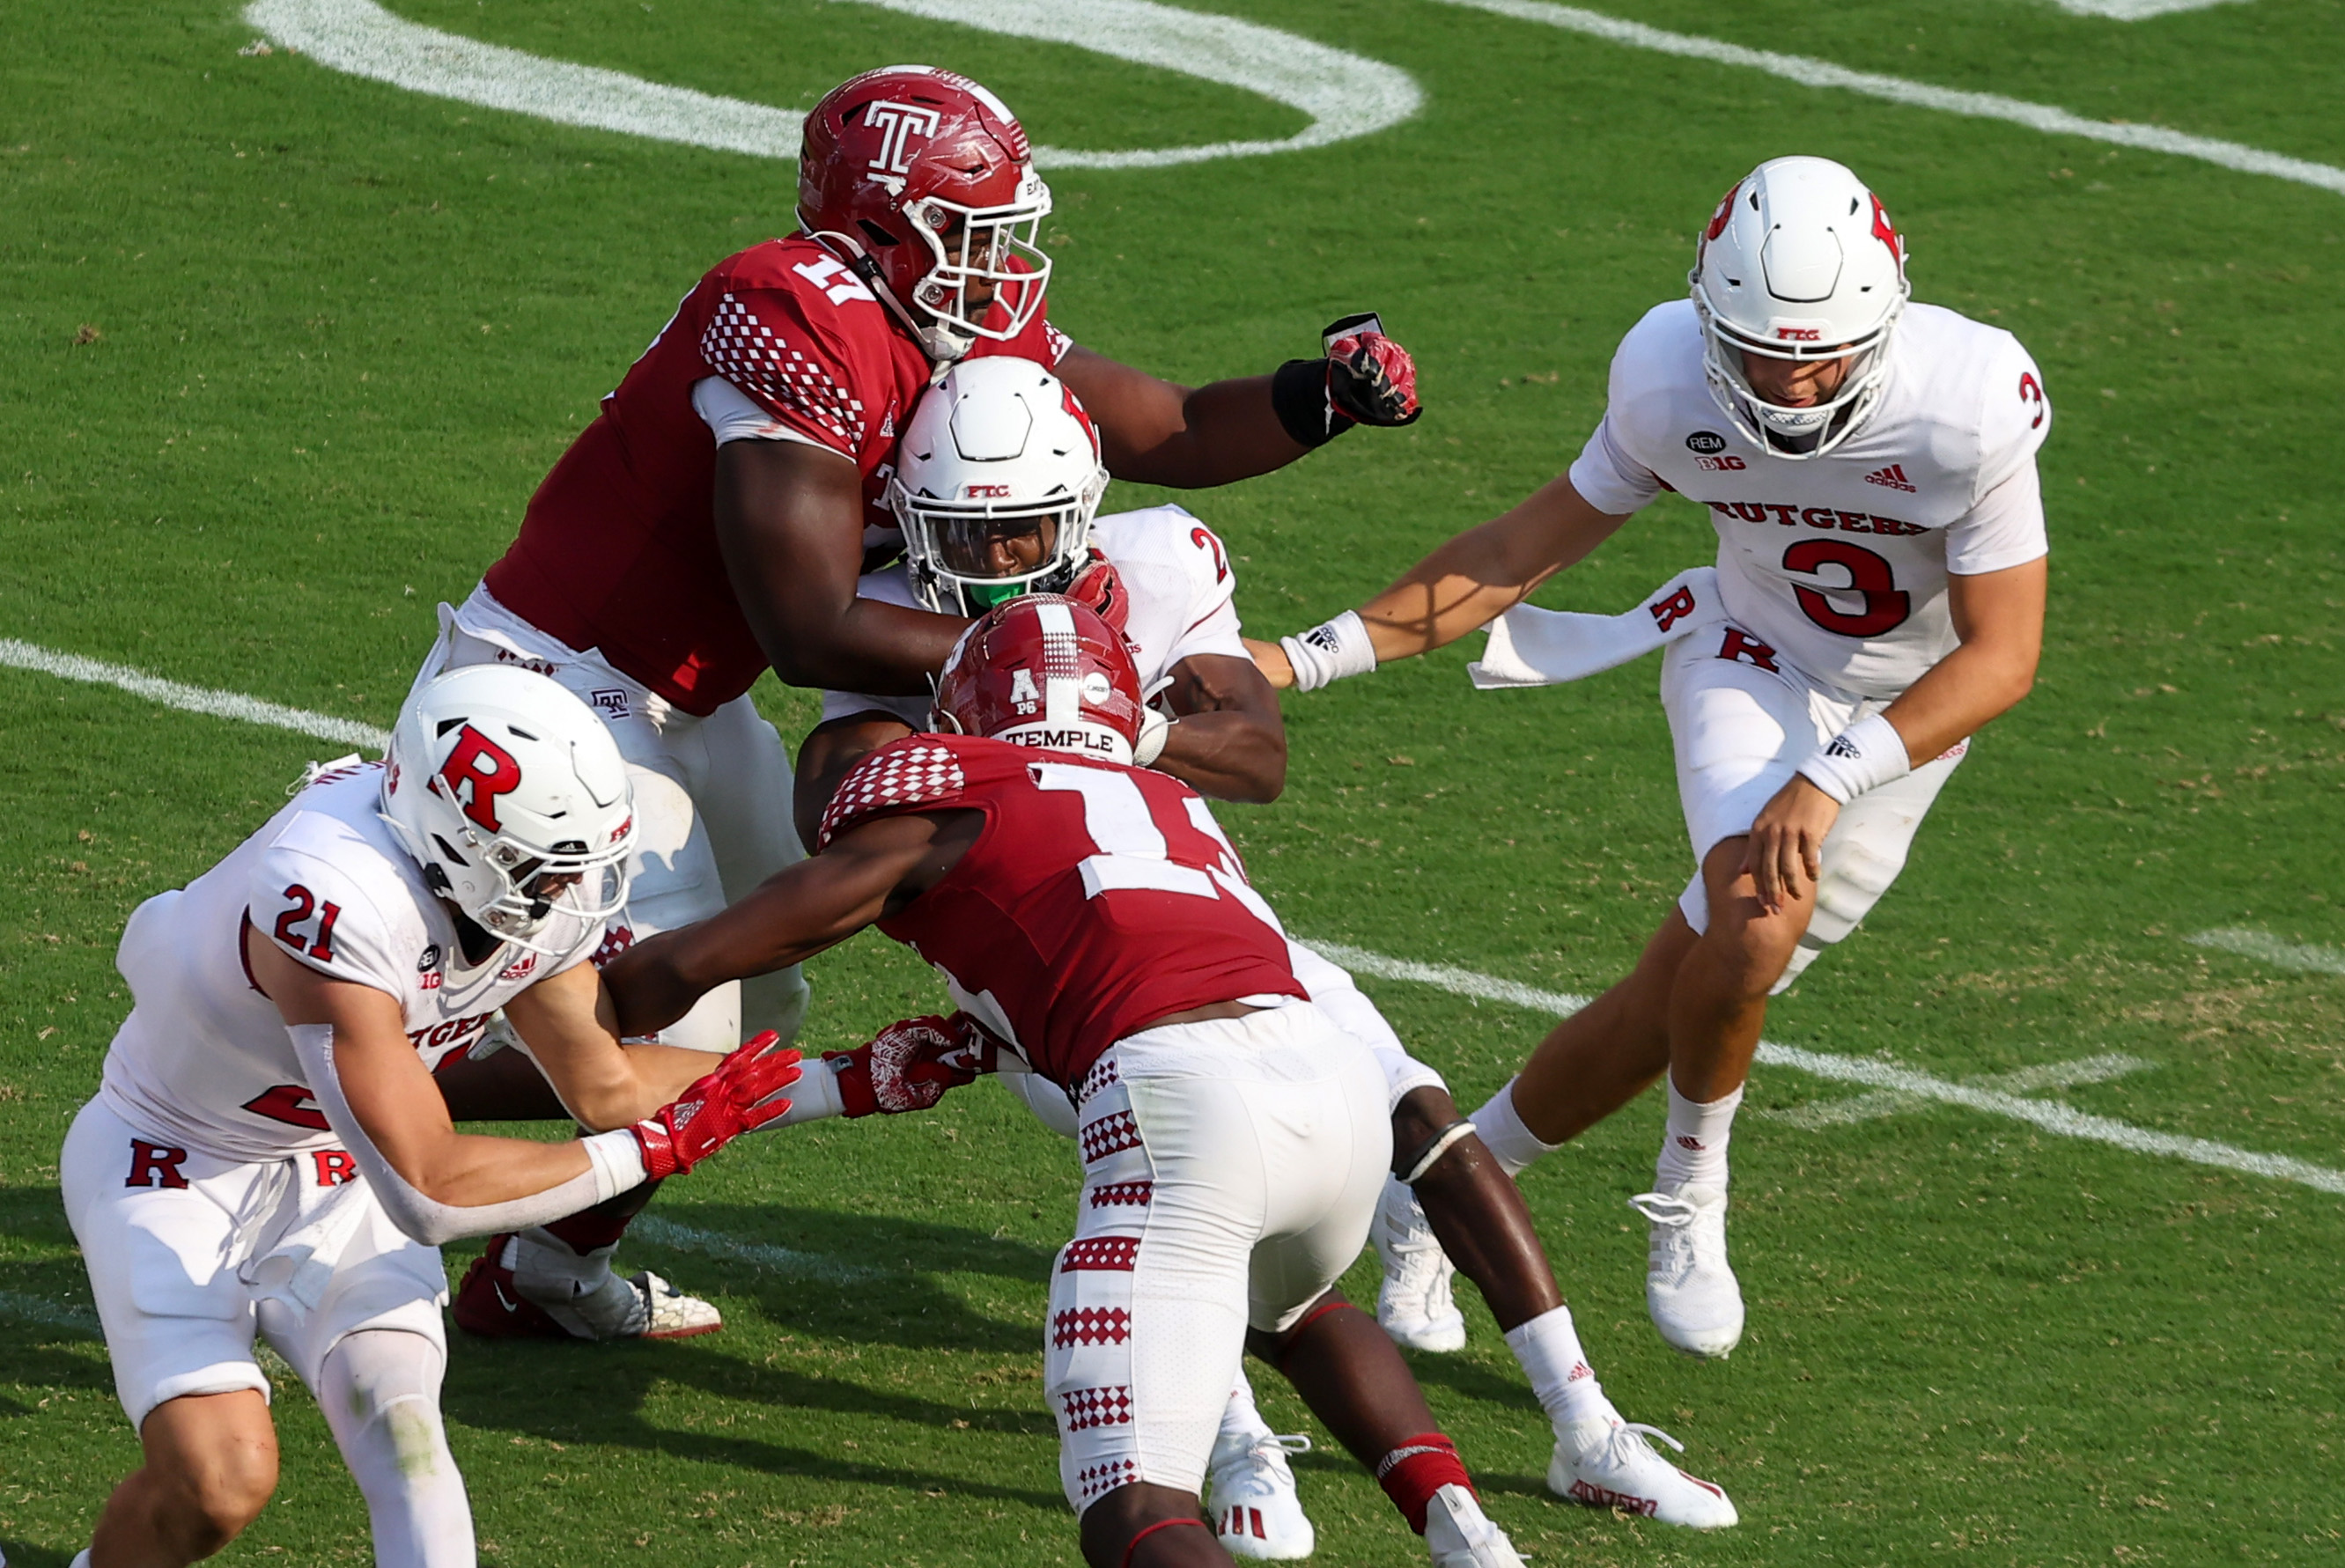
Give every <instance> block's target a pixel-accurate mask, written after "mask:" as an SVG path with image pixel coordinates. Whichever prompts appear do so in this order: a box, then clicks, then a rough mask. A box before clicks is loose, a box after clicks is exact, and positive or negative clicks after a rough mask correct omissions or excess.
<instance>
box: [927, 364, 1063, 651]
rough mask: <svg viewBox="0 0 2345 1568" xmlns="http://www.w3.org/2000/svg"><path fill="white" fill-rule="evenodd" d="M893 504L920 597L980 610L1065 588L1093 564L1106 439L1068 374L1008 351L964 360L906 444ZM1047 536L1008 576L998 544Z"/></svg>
mask: <svg viewBox="0 0 2345 1568" xmlns="http://www.w3.org/2000/svg"><path fill="white" fill-rule="evenodd" d="M896 450H897V454H898V455H897V460H896V462H897V468H896V475H895V477H894V478H893V479H891V480H890V481H888V506H889V507H890V508H891V509H893V510H894V511H895V513H896V519H897V521H898V522H899V523H900V524H902V526H903V530H904V554H905V557H906V562H907V565H908V567H909V571H910V572H911V578H912V587H913V590H914V592H917V593H918V594H919V598H920V602H922V603H924V604H926V605H927V606H928V607H929V609H931V610H934V611H937V612H939V613H942V614H947V615H978V614H982V613H983V612H985V611H987V610H990V609H991V608H992V607H993V606H994V605H996V604H1000V603H1001V602H1003V601H1005V600H1009V599H1014V598H1016V597H1017V596H1018V595H1020V594H1021V593H1057V592H1064V591H1065V589H1066V588H1067V587H1068V585H1069V584H1070V583H1071V582H1073V581H1074V577H1075V573H1076V572H1078V571H1080V570H1081V567H1082V565H1083V563H1084V562H1085V561H1088V560H1089V559H1090V551H1091V514H1092V513H1093V512H1095V511H1098V510H1099V503H1100V497H1101V494H1103V493H1104V492H1105V491H1106V490H1107V478H1108V476H1107V470H1106V469H1104V468H1102V467H1101V466H1100V447H1099V432H1098V431H1097V430H1094V429H1093V428H1092V426H1091V416H1090V415H1089V414H1086V413H1085V412H1083V406H1082V404H1081V403H1080V402H1078V401H1076V400H1075V395H1074V393H1072V392H1071V391H1069V390H1068V389H1067V388H1066V387H1065V386H1064V385H1063V384H1062V383H1061V381H1060V379H1058V378H1057V377H1056V376H1053V375H1052V374H1051V372H1050V371H1048V370H1046V369H1043V368H1042V367H1041V366H1040V365H1038V364H1036V363H1035V362H1034V361H1033V360H1031V359H1015V358H1012V357H1010V356H1009V355H1006V354H996V355H989V356H987V357H985V358H983V359H964V360H962V361H961V362H960V363H959V364H957V365H955V366H954V367H953V368H952V369H951V370H950V371H949V372H948V373H947V374H946V376H945V378H944V379H942V380H941V381H939V382H938V383H937V384H936V385H935V386H933V387H931V388H929V390H928V391H927V392H926V393H925V394H924V395H923V396H922V397H921V399H920V401H919V406H918V407H917V408H915V409H914V410H912V417H911V420H909V422H908V423H907V424H906V425H905V426H904V434H903V437H902V439H901V440H899V441H898V445H897V449H896ZM1037 531H1040V532H1041V533H1042V534H1043V535H1044V538H1043V540H1042V546H1043V548H1042V551H1041V558H1040V559H1039V561H1037V562H1036V563H1035V565H1034V566H1033V567H1032V568H1031V569H1030V570H1025V571H1012V572H1008V573H1006V574H1005V573H1004V572H1002V570H1001V568H1000V563H999V562H998V561H996V560H995V559H994V558H993V552H992V551H990V550H989V549H988V542H989V541H994V540H999V539H1001V538H1003V537H1004V536H1007V535H1016V534H1022V533H1031V532H1037Z"/></svg>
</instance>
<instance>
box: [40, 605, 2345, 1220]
mask: <svg viewBox="0 0 2345 1568" xmlns="http://www.w3.org/2000/svg"><path fill="white" fill-rule="evenodd" d="M0 664H7V665H13V666H15V668H17V669H21V670H35V671H38V672H40V673H43V674H48V675H56V676H58V677H61V678H62V679H65V680H68V681H86V682H92V683H97V684H102V685H108V686H117V687H119V688H121V689H122V690H124V691H126V692H129V693H133V694H134V695H137V696H140V697H144V698H146V699H147V700H148V701H150V702H155V703H161V704H162V705H164V706H165V707H169V708H179V709H183V710H185V711H187V712H188V713H208V714H211V715H213V716H215V717H218V718H229V719H241V720H243V721H245V722H246V723H257V724H269V725H272V726H274V727H276V728H279V729H286V730H292V731H295V732H297V733H302V734H308V735H314V736H316V737H318V738H319V739H320V740H327V741H333V742H335V743H337V744H344V745H348V744H360V745H368V746H375V747H381V746H383V745H386V744H389V741H390V737H389V735H388V734H387V733H385V732H383V731H381V730H377V729H372V728H371V727H369V726H367V725H363V724H358V723H352V722H351V721H350V720H348V719H340V718H336V717H334V716H333V715H331V714H329V713H309V712H307V711H305V710H303V709H299V708H289V707H285V706H282V705H280V704H279V703H266V702H262V701H260V700H259V699H258V698H253V697H248V696H244V695H242V694H240V693H235V692H222V691H216V690H213V689H211V688H209V687H204V686H190V685H187V684H184V683H180V682H178V681H166V680H161V679H159V678H157V677H156V676H153V675H148V674H145V673H141V672H139V671H137V670H133V669H129V668H127V667H126V666H124V665H120V664H108V663H103V662H102V661H99V660H96V659H85V658H82V657H80V656H79V655H76V654H72V653H57V652H51V651H50V650H48V649H46V648H38V647H36V646H34V645H33V644H31V643H29V642H17V641H15V639H13V638H0ZM1216 881H1217V882H1218V881H1219V879H1218V878H1217V879H1216ZM1222 885H1223V888H1224V890H1230V889H1229V885H1228V884H1226V883H1224V884H1222ZM1239 885H1240V886H1243V885H1244V884H1243V883H1240V884H1239ZM1247 892H1248V893H1249V894H1252V893H1253V889H1251V888H1248V889H1247ZM1254 897H1255V898H1256V899H1257V900H1258V899H1259V897H1260V895H1254ZM1264 908H1265V910H1266V908H1267V906H1266V905H1265V906H1264ZM1272 924H1273V925H1274V926H1275V922H1272ZM1306 946H1310V947H1311V948H1313V949H1314V950H1315V951H1316V952H1318V953H1319V954H1321V955H1322V956H1325V958H1326V959H1327V960H1328V962H1330V963H1333V964H1340V965H1342V966H1344V967H1345V968H1347V969H1350V970H1353V971H1354V972H1355V973H1357V974H1362V975H1372V976H1376V977H1377V978H1379V979H1386V980H1406V981H1410V982H1413V983H1415V984H1417V985H1421V986H1436V987H1438V988H1439V989H1441V990H1444V991H1447V992H1450V993H1451V994H1452V995H1455V996H1467V997H1471V998H1473V999H1475V1000H1477V1001H1487V1002H1504V1003H1506V1004H1508V1006H1510V1007H1523V1008H1527V1009H1528V1010H1530V1011H1532V1012H1537V1013H1548V1014H1551V1015H1554V1016H1556V1017H1561V1016H1563V1015H1565V1014H1568V1013H1576V1012H1578V1011H1579V1009H1580V1008H1582V1007H1586V1006H1587V1005H1588V998H1587V997H1585V996H1569V995H1568V994H1566V993H1564V992H1561V991H1547V990H1542V989H1540V988H1539V987H1538V986H1526V985H1523V984H1522V983H1520V982H1519V981H1515V980H1504V979H1500V978H1498V977H1497V976H1493V975H1480V974H1477V973H1475V972H1474V971H1473V970H1471V969H1457V968H1452V967H1450V966H1447V965H1444V964H1418V963H1413V962H1411V961H1410V960H1408V959H1406V958H1388V957H1386V956H1385V955H1383V954H1381V953H1374V952H1370V951H1369V950H1368V949H1366V948H1365V947H1352V946H1345V944H1343V943H1341V942H1312V943H1308V944H1306ZM2312 951H2315V952H2320V951H2325V950H2324V949H2317V948H2316V949H2313V950H2312ZM1759 1060H1760V1061H1761V1062H1762V1063H1764V1064H1766V1065H1767V1066H1769V1067H1789V1068H1791V1069H1792V1071H1794V1072H1802V1073H1806V1074H1808V1075H1810V1076H1811V1077H1820V1078H1827V1079H1830V1080H1832V1081H1834V1082H1837V1083H1849V1084H1861V1085H1863V1087H1866V1088H1870V1089H1885V1090H1892V1091H1894V1092H1897V1093H1900V1094H1903V1095H1907V1096H1911V1097H1912V1098H1915V1099H1917V1100H1928V1101H1934V1102H1935V1103H1937V1104H1940V1105H1954V1106H1961V1107H1963V1108H1965V1109H1968V1110H1974V1111H1979V1112H1982V1113H1984V1114H1985V1115H1988V1116H2001V1117H2008V1118H2011V1119H2012V1120H2014V1121H2023V1122H2026V1123H2028V1124H2029V1125H2030V1126H2033V1127H2035V1128H2038V1129H2040V1130H2042V1131H2045V1132H2049V1133H2054V1134H2056V1135H2057V1136H2059V1137H2062V1138H2081V1139H2083V1140H2085V1141H2086V1142H2090V1143H2104V1144H2108V1145H2110V1146H2111V1147H2113V1148H2122V1149H2126V1150H2127V1151H2129V1152H2131V1153H2134V1154H2142V1155H2157V1156H2161V1157H2165V1158H2174V1159H2185V1160H2189V1161H2191V1162H2192V1163H2194V1164H2198V1165H2208V1166H2215V1167H2218V1168H2221V1169H2224V1170H2236V1171H2239V1172H2241V1173H2243V1174H2245V1175H2249V1176H2261V1177H2268V1178H2269V1179H2273V1180H2276V1181H2293V1182H2298V1183H2300V1184H2301V1185H2303V1186H2306V1187H2310V1188H2316V1189H2319V1190H2320V1191H2322V1192H2334V1193H2338V1194H2340V1195H2345V1170H2331V1169H2330V1168H2328V1167H2326V1166H2320V1165H2314V1164H2311V1163H2310V1162H2309V1161H2307V1160H2301V1159H2297V1158H2292V1157H2290V1156H2288V1155H2281V1154H2259V1153H2257V1152H2256V1151H2255V1150H2253V1149H2248V1148H2234V1147H2233V1146H2231V1145H2230V1144H2228V1143H2217V1142H2215V1141H2214V1140H2212V1139H2210V1138H2189V1137H2186V1136H2184V1135H2182V1134H2179V1133H2170V1132H2158V1131H2156V1130H2155V1129H2152V1128H2140V1127H2134V1126H2132V1125H2130V1124H2129V1123H2127V1122H2122V1121H2117V1120H2113V1119H2112V1118H2108V1117H2101V1116H2091V1115H2087V1114H2086V1113H2085V1112H2083V1111H2080V1110H2076V1109H2075V1108H2071V1107H2068V1106H2065V1105H2062V1104H2060V1103H2058V1102H2057V1101H2054V1100H2039V1099H2030V1098H2025V1095H2024V1094H2021V1093H2015V1092H2013V1090H2012V1089H2010V1088H2008V1087H1992V1086H1989V1085H1985V1084H1960V1083H1954V1082H1951V1081H1949V1080H1947V1079H1945V1078H1941V1077H1932V1076H1931V1075H1930V1074H1928V1073H1924V1072H1918V1071H1916V1070H1914V1068H1912V1067H1899V1066H1897V1065H1896V1064H1895V1063H1893V1062H1883V1061H1878V1060H1874V1059H1871V1058H1867V1057H1842V1056H1834V1055H1832V1053H1830V1052H1827V1051H1811V1050H1805V1049H1802V1047H1798V1046H1783V1045H1777V1044H1775V1043H1774V1042H1773V1041H1771V1040H1762V1041H1761V1042H1760V1044H1759ZM2109 1060H2110V1058H2108V1057H2087V1058H2086V1062H2087V1063H2091V1062H2101V1063H2106V1062H2108V1061H2109ZM2082 1065H2084V1064H2063V1065H2062V1066H2063V1067H2064V1068H2074V1067H2080V1066H2082ZM2049 1081H2050V1080H2046V1083H2047V1084H2048V1082H2049ZM2070 1081H2085V1080H2082V1079H2072V1080H2070ZM2095 1081H2097V1080H2095ZM679 1234H681V1232H679ZM711 1234H713V1233H711ZM777 1266H778V1265H777Z"/></svg>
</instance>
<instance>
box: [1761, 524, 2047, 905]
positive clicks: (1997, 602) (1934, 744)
mask: <svg viewBox="0 0 2345 1568" xmlns="http://www.w3.org/2000/svg"><path fill="white" fill-rule="evenodd" d="M2049 575H2050V573H2049V561H2048V558H2038V559H2037V560H2035V561H2028V562H2026V563H2025V565H2020V566H2013V567H2008V568H2006V569H2005V570H2004V571H2001V572H1981V573H1979V574H1978V575H1976V576H1967V577H1966V576H1964V575H1962V574H1960V573H1949V574H1948V575H1947V578H1946V601H1947V608H1948V610H1949V611H1950V612H1952V613H1953V616H1954V632H1955V633H1956V635H1958V636H1960V637H1961V638H1962V645H1961V646H1960V647H1958V648H1956V649H1954V652H1951V653H1948V654H1947V655H1946V656H1945V657H1944V659H1941V660H1940V661H1938V663H1936V664H1935V665H1934V666H1933V667H1932V668H1931V669H1930V671H1929V672H1928V673H1926V674H1924V675H1923V676H1922V678H1921V679H1920V680H1918V681H1915V682H1914V683H1913V684H1912V685H1911V686H1909V687H1907V688H1906V689H1905V690H1904V692H1903V693H1901V694H1900V695H1899V696H1898V698H1897V700H1896V701H1895V702H1893V703H1890V704H1889V706H1888V708H1887V709H1886V710H1884V711H1883V713H1882V717H1883V718H1884V719H1886V720H1887V721H1888V722H1889V723H1890V725H1891V727H1893V729H1894V730H1895V731H1896V732H1897V738H1898V739H1899V740H1900V741H1902V742H1903V744H1904V747H1905V754H1906V755H1907V756H1908V757H1909V758H1919V759H1922V760H1923V761H1927V760H1928V759H1929V758H1931V757H1934V756H1937V755H1939V754H1941V753H1943V752H1944V751H1945V750H1946V749H1947V748H1948V747H1950V746H1952V745H1954V744H1955V743H1956V742H1958V741H1960V740H1962V739H1963V738H1964V736H1966V735H1969V734H1972V733H1975V732H1976V731H1977V730H1978V729H1979V727H1980V726H1981V725H1983V724H1985V723H1989V722H1991V721H1993V720H1995V719H1996V718H1999V717H2001V716H2002V715H2003V714H2004V713H2007V712H2009V711H2010V710H2011V709H2012V708H2014V707H2015V706H2017V705H2018V703H2019V702H2020V700H2021V699H2022V698H2024V697H2025V696H2026V695H2027V693H2028V692H2029V691H2030V690H2031V689H2032V688H2033V687H2034V686H2035V666H2036V662H2037V660H2038V659H2039V658H2040V657H2041V656H2042V654H2043V651H2044V604H2045V592H2046V582H2047V581H2048V578H2049ZM1839 816H1840V804H1839V803H1838V802H1837V801H1835V800H1833V799H1832V796H1831V795H1829V794H1825V793H1824V791H1823V790H1822V789H1821V788H1819V787H1818V786H1817V785H1816V784H1814V783H1813V782H1812V781H1811V780H1810V779H1808V778H1807V777H1806V775H1804V774H1794V775H1793V776H1792V779H1791V781H1790V782H1789V783H1787V784H1784V786H1783V787H1782V789H1781V790H1780V791H1778V792H1777V793H1776V794H1775V798H1774V799H1772V800H1771V801H1769V802H1768V803H1767V804H1766V805H1765V806H1764V807H1763V808H1761V811H1760V813H1759V816H1758V818H1757V820H1756V821H1754V822H1753V823H1752V824H1751V841H1750V845H1749V847H1748V848H1747V850H1746V851H1745V853H1744V859H1743V866H1744V869H1745V870H1747V871H1749V872H1750V873H1751V878H1752V880H1753V882H1754V883H1755V885H1756V886H1757V890H1758V895H1759V900H1760V903H1761V905H1763V906H1764V907H1765V908H1766V909H1767V910H1768V911H1769V912H1770V913H1772V912H1774V911H1776V910H1779V909H1781V908H1782V907H1783V906H1784V905H1785V903H1786V901H1787V899H1789V898H1792V897H1795V896H1797V895H1800V894H1801V893H1802V892H1803V891H1804V890H1805V889H1806V888H1809V887H1812V886H1813V885H1814V884H1815V881H1816V878H1817V877H1818V876H1820V875H1822V868H1823V844H1824V837H1825V835H1827V834H1829V833H1831V832H1832V824H1833V823H1834V822H1835V821H1837V820H1838V819H1839Z"/></svg>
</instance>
